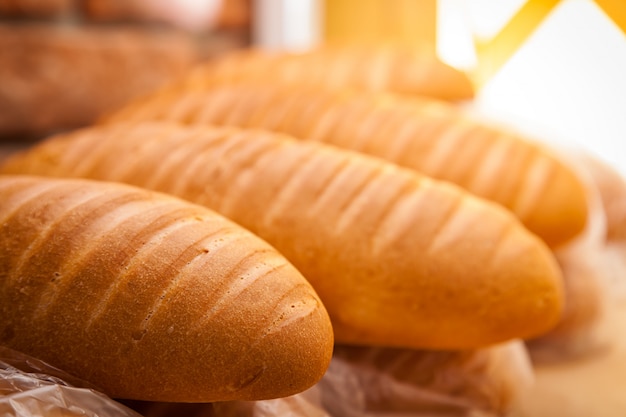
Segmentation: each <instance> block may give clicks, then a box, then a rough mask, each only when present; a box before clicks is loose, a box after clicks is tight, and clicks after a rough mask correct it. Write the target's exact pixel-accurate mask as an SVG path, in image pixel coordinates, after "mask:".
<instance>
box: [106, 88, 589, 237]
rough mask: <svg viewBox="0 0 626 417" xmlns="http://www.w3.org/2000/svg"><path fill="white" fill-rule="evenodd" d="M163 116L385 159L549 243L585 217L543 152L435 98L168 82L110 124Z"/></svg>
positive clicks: (555, 163)
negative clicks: (489, 204)
mask: <svg viewBox="0 0 626 417" xmlns="http://www.w3.org/2000/svg"><path fill="white" fill-rule="evenodd" d="M157 119H159V120H168V121H178V122H183V123H190V124H213V125H232V126H242V127H254V128H264V129H270V130H275V131H279V132H283V133H287V134H289V135H293V136H295V137H298V138H303V139H309V140H315V141H319V142H325V143H328V144H332V145H335V146H339V147H342V148H347V149H351V150H356V151H359V152H363V153H367V154H371V155H374V156H377V157H381V158H384V159H387V160H389V161H391V162H394V163H396V164H399V165H401V166H404V167H407V168H411V169H414V170H417V171H419V172H421V173H423V174H426V175H428V176H431V177H434V178H437V179H441V180H446V181H450V182H453V183H455V184H457V185H459V186H461V187H463V188H465V189H466V190H468V191H470V192H471V193H473V194H476V195H478V196H480V197H483V198H486V199H488V200H491V201H495V202H497V203H499V204H501V205H503V206H504V207H506V208H507V209H509V210H511V211H512V212H513V213H514V214H515V215H516V216H517V217H518V218H519V219H520V220H521V221H522V222H523V223H524V225H525V226H526V227H528V228H529V229H530V230H531V231H532V232H534V233H536V234H537V235H538V236H540V237H541V238H542V239H544V241H545V242H546V243H548V244H549V245H550V246H551V247H556V246H559V245H561V244H563V243H565V242H567V241H569V240H571V239H572V238H573V237H575V236H577V235H579V234H580V233H581V232H582V231H583V229H584V228H585V225H586V223H587V218H588V201H587V195H586V192H585V187H584V186H583V185H582V183H581V181H580V180H579V178H578V177H577V176H576V174H575V173H574V172H573V171H572V170H571V169H569V168H568V167H567V166H566V165H565V164H563V163H562V162H561V160H560V159H559V158H557V157H555V156H554V155H553V154H552V153H551V152H549V151H548V150H547V149H545V148H543V147H541V146H539V145H536V144H533V143H531V142H529V141H528V140H524V139H523V138H521V137H519V136H516V135H513V134H510V133H506V132H503V131H501V130H498V129H495V128H491V127H489V126H487V125H484V124H480V123H478V122H476V121H471V120H468V119H467V118H463V117H461V114H460V112H459V111H458V110H457V109H456V108H453V107H452V106H449V105H446V104H445V103H443V102H433V101H430V100H424V99H421V100H417V99H416V100H410V101H408V100H401V99H399V98H397V97H389V96H380V95H366V94H356V93H348V92H345V91H342V92H329V91H321V90H319V89H311V88H302V87H301V88H298V87H293V86H292V87H289V88H285V87H281V86H277V85H259V84H246V85H217V86H213V87H210V86H206V89H195V90H193V89H183V88H181V89H176V88H172V89H171V90H169V91H167V92H164V93H161V94H156V95H155V96H153V97H151V98H149V99H147V100H145V101H143V102H138V103H136V104H134V105H131V106H129V107H127V108H126V109H125V110H121V111H120V112H119V113H117V114H116V115H113V116H111V118H110V120H111V121H121V120H127V121H141V120H144V121H145V120H157Z"/></svg>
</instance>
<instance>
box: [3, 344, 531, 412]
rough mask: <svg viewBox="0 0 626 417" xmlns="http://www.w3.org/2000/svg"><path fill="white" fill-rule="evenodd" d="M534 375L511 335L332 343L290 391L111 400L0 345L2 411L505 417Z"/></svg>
mask: <svg viewBox="0 0 626 417" xmlns="http://www.w3.org/2000/svg"><path fill="white" fill-rule="evenodd" d="M532 380H533V374H532V368H531V366H530V361H529V359H528V356H527V354H526V350H525V348H524V346H523V344H522V343H521V342H517V341H515V342H510V343H506V344H503V345H499V346H494V347H491V348H488V349H480V350H475V351H459V352H448V351H419V350H409V349H389V348H374V347H345V346H338V347H336V350H335V354H334V357H333V360H332V362H331V365H330V368H329V369H328V372H327V373H326V375H325V376H324V377H323V378H322V380H321V381H320V382H319V383H318V384H317V385H315V386H313V387H312V388H311V389H309V390H307V391H305V392H303V393H300V394H297V395H293V396H291V397H286V398H278V399H274V400H265V401H249V402H246V401H232V402H223V403H212V404H176V403H157V402H142V401H122V402H116V401H113V400H112V399H110V398H108V397H106V396H105V395H103V394H101V393H99V392H98V391H97V389H96V388H95V387H92V386H89V385H87V384H86V383H84V382H83V381H80V380H77V379H75V378H72V377H71V376H70V375H67V374H64V373H63V372H62V371H60V370H58V369H55V368H53V367H51V366H49V365H47V364H45V363H43V362H41V361H38V360H36V359H33V358H30V357H28V356H26V355H23V354H20V353H18V352H15V351H12V350H10V349H7V348H2V347H0V415H9V416H20V417H22V416H24V417H26V416H28V417H40V416H42V417H43V416H46V417H50V416H90V417H113V416H121V417H139V416H140V415H143V416H145V417H170V416H172V417H176V416H183V415H184V416H186V417H209V416H210V417H213V416H216V417H218V416H219V417H270V416H291V417H387V416H394V417H461V416H463V417H470V416H471V417H479V416H485V417H486V416H492V417H495V416H505V415H506V414H507V412H508V411H509V409H510V408H511V407H512V405H513V403H514V401H515V399H516V398H518V397H520V396H521V395H522V394H523V393H524V392H525V391H526V389H527V388H529V387H530V385H531V383H532ZM68 381H71V383H70V382H68ZM155 383H158V381H155Z"/></svg>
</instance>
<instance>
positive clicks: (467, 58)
mask: <svg viewBox="0 0 626 417" xmlns="http://www.w3.org/2000/svg"><path fill="white" fill-rule="evenodd" d="M625 31H626V4H625V3H624V2H623V1H622V0H498V1H487V0H384V1H383V0H0V137H2V138H3V140H4V141H5V142H7V141H9V142H15V141H23V140H33V139H37V138H39V137H41V136H42V135H46V134H49V133H50V132H53V131H56V130H60V129H68V128H75V127H78V126H82V125H85V124H89V123H91V122H93V121H94V120H96V119H97V117H99V116H100V115H101V114H102V113H103V112H106V111H109V110H110V109H112V108H115V107H118V106H119V105H120V104H122V103H124V102H126V101H128V100H129V99H132V98H134V97H136V96H139V95H141V94H143V93H145V92H147V91H151V90H153V89H154V88H156V87H157V86H159V85H161V84H163V83H164V82H166V81H168V80H170V79H172V78H175V77H177V76H178V75H179V74H181V73H183V72H185V71H186V70H187V69H188V67H190V66H191V65H193V64H194V63H195V62H197V61H200V60H206V59H211V58H212V57H214V56H218V55H220V54H222V53H224V52H227V51H231V50H234V49H237V48H242V47H246V46H257V47H262V48H271V49H288V50H303V49H306V48H309V47H312V46H315V45H317V44H320V43H323V42H346V41H349V42H359V43H364V42H388V43H400V44H404V45H411V46H413V45H416V46H417V45H419V46H422V47H424V46H426V47H429V48H433V49H434V50H436V52H437V53H438V55H439V57H440V58H441V59H443V60H444V61H445V62H447V63H448V64H451V65H453V66H455V67H457V68H460V69H463V70H465V71H467V72H468V73H470V74H471V75H472V79H473V80H474V83H475V85H476V88H477V96H476V99H475V100H473V101H472V102H471V103H468V104H469V107H470V108H471V110H473V111H475V112H476V113H477V114H481V115H484V116H485V117H487V118H489V119H491V120H494V121H497V122H501V123H506V124H513V125H514V126H515V127H517V128H519V129H522V130H525V131H526V132H527V133H529V134H531V135H536V136H539V137H540V138H541V139H543V140H548V141H551V142H556V143H558V144H564V145H565V146H580V147H583V148H585V149H588V150H589V151H591V152H592V153H594V154H596V155H597V156H600V157H601V158H602V159H604V160H605V161H607V162H609V163H611V165H613V166H615V167H617V168H618V169H619V170H620V171H622V172H626V151H624V142H625V140H626V137H625V136H626V117H625V113H626V76H625V74H626V34H625V33H626V32H625Z"/></svg>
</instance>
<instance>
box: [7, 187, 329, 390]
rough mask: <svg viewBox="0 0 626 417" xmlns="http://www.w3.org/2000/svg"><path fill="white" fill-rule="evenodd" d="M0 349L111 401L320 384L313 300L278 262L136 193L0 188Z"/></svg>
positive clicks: (242, 235) (321, 362)
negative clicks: (64, 375) (100, 392)
mask: <svg viewBox="0 0 626 417" xmlns="http://www.w3.org/2000/svg"><path fill="white" fill-rule="evenodd" d="M0 201H2V204H0V278H1V279H0V344H2V345H4V346H7V347H9V348H11V349H15V350H18V351H21V352H24V353H26V354H29V355H31V356H34V357H36V358H38V359H41V360H43V361H45V362H47V363H49V364H50V365H52V366H55V367H57V368H60V369H62V370H64V371H66V372H68V373H70V374H72V375H74V376H76V377H78V378H80V379H83V380H85V381H87V382H89V383H91V384H93V385H95V386H96V387H98V388H99V389H101V390H103V391H104V393H106V394H108V395H109V396H112V397H119V398H132V399H140V400H156V401H184V402H188V401H199V402H205V401H223V400H232V399H246V400H253V399H263V398H275V397H282V396H286V395H290V394H294V393H297V392H299V391H303V390H305V389H307V388H308V387H310V386H311V385H313V384H315V383H316V382H317V381H318V380H319V379H320V378H321V377H322V375H323V374H324V372H325V370H326V368H327V366H328V364H329V361H330V357H331V354H332V346H333V335H332V328H331V325H330V321H329V319H328V316H327V313H326V311H325V309H324V307H323V305H322V304H321V302H320V300H319V298H318V296H317V294H316V293H315V291H314V290H313V289H312V288H311V286H310V285H309V284H308V283H307V282H306V280H305V279H304V278H303V277H302V275H300V273H299V272H298V271H296V270H295V269H294V267H293V266H292V265H291V264H290V263H288V262H287V261H286V260H285V258H284V257H282V256H281V255H280V254H279V253H278V252H276V250H275V249H273V248H272V247H271V246H269V245H268V244H267V243H265V242H264V241H262V240H261V239H259V238H258V237H256V236H254V235H253V234H251V233H250V232H248V231H246V230H244V229H243V228H241V227H239V226H237V225H236V224H234V223H232V222H230V221H228V220H227V219H225V218H223V217H222V216H219V215H217V214H216V213H214V212H212V211H210V210H208V209H206V208H204V207H200V206H197V205H193V204H189V203H187V202H184V201H181V200H178V199H175V198H172V197H169V196H165V195H159V194H157V193H153V192H149V191H146V190H140V189H137V188H134V187H130V186H126V185H121V184H109V183H104V182H96V181H87V180H77V179H74V180H70V179H52V178H49V179H43V178H39V177H29V176H0Z"/></svg>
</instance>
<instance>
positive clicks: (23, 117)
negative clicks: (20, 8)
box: [0, 24, 197, 139]
mask: <svg viewBox="0 0 626 417" xmlns="http://www.w3.org/2000/svg"><path fill="white" fill-rule="evenodd" d="M0 51H2V53H1V54H0V80H2V81H1V85H0V139H1V138H3V137H11V136H32V137H35V138H39V137H41V136H42V135H46V134H50V133H51V132H56V131H59V130H63V129H70V128H75V127H79V126H85V125H88V124H91V123H92V122H94V121H95V120H96V119H97V118H98V117H100V115H101V114H102V113H104V112H109V111H112V110H114V109H115V108H117V107H119V106H121V105H123V104H124V103H126V102H127V101H128V100H131V99H134V98H137V97H139V96H142V95H144V94H147V93H148V92H150V91H152V90H153V89H155V88H158V87H160V86H162V85H163V84H165V83H167V82H169V81H170V80H171V79H172V78H175V77H177V76H181V75H182V74H183V73H184V72H185V71H187V70H188V69H189V68H190V67H191V65H192V64H193V63H194V62H195V60H196V58H197V51H196V46H195V44H194V43H193V40H192V39H190V38H189V37H188V36H185V35H184V34H181V33H176V32H170V31H163V30H162V31H151V30H142V29H138V28H131V27H122V26H116V27H99V26H80V27H74V26H70V27H66V26H57V25H45V24H21V25H18V24H0Z"/></svg>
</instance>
